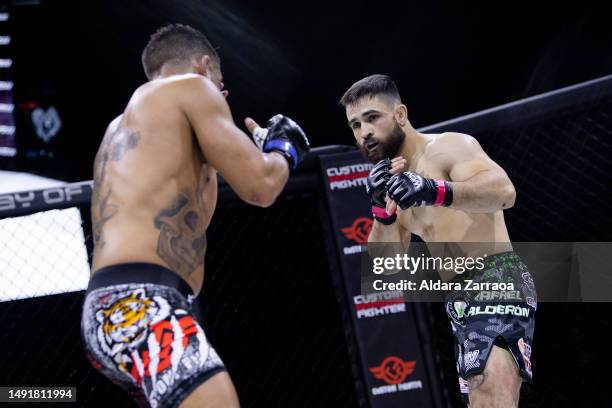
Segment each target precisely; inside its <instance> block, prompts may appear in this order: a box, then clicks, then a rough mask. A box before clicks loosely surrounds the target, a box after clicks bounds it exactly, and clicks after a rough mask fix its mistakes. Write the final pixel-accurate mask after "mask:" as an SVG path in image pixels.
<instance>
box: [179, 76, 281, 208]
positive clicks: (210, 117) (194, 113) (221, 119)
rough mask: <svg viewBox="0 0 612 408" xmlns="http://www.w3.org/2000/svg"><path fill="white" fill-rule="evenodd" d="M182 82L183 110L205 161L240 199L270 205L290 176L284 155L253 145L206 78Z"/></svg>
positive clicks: (265, 205) (262, 205) (223, 99)
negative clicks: (262, 149) (265, 151)
mask: <svg viewBox="0 0 612 408" xmlns="http://www.w3.org/2000/svg"><path fill="white" fill-rule="evenodd" d="M184 82H185V83H184V84H183V86H184V87H185V89H184V91H185V92H183V93H182V95H184V96H183V100H182V104H183V106H182V107H183V111H184V112H185V115H186V116H187V118H188V120H189V122H190V123H191V126H192V127H193V129H194V132H195V134H196V137H197V140H198V142H199V144H200V148H201V150H202V153H203V155H204V157H205V158H206V161H207V162H208V163H210V164H211V166H212V167H214V168H215V169H217V171H218V172H219V173H220V174H221V176H222V177H223V178H224V179H225V180H226V181H227V182H228V184H229V185H230V186H231V187H232V189H233V190H234V191H235V192H236V194H237V195H238V196H239V197H240V198H241V199H242V200H244V201H246V202H248V203H250V204H253V205H258V206H261V207H267V206H269V205H272V203H274V200H276V197H277V196H278V195H279V194H280V192H281V191H282V189H283V187H284V186H285V184H286V182H287V179H288V177H289V166H288V163H287V160H286V159H285V157H283V156H282V155H281V154H279V153H277V152H271V153H262V152H261V151H260V150H259V149H258V148H257V147H256V146H255V144H253V142H252V141H251V139H250V138H249V137H248V136H247V134H246V133H244V132H243V131H241V130H240V129H239V128H238V127H237V126H236V125H235V124H234V121H233V119H232V115H231V112H230V109H229V106H228V105H227V102H226V101H225V98H224V97H223V95H222V94H221V93H220V92H219V90H218V89H217V88H216V87H215V86H214V85H213V84H212V82H210V81H209V80H208V79H206V78H204V77H200V78H195V77H194V78H192V79H190V80H189V81H184Z"/></svg>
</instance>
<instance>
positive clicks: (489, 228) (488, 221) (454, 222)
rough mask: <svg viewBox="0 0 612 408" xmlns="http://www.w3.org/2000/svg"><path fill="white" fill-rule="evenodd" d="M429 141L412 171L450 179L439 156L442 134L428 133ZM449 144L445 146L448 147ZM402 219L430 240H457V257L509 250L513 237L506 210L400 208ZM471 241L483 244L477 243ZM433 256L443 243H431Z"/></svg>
mask: <svg viewBox="0 0 612 408" xmlns="http://www.w3.org/2000/svg"><path fill="white" fill-rule="evenodd" d="M424 136H426V137H427V139H428V142H427V143H426V145H425V146H424V149H423V151H421V152H417V153H416V155H415V156H416V157H415V158H414V159H413V160H410V158H408V157H406V159H407V160H410V168H409V169H407V170H409V171H413V172H416V173H419V174H421V175H422V176H424V177H427V178H435V179H443V180H450V179H451V178H450V175H449V174H448V173H447V172H445V171H444V170H442V169H441V167H442V166H440V165H439V163H438V161H437V160H436V158H435V156H436V155H439V154H440V149H439V148H437V146H436V143H437V139H438V137H439V135H424ZM446 148H447V147H445V149H446ZM398 221H399V223H400V225H401V226H402V227H403V228H404V229H406V230H407V231H408V232H410V233H413V234H415V235H418V236H419V237H420V238H421V239H423V241H425V242H426V243H433V242H445V243H453V244H454V246H456V248H454V251H453V252H454V254H455V255H457V256H480V255H483V253H487V254H493V253H498V252H504V251H509V250H511V249H512V247H511V245H510V237H509V236H508V230H507V228H506V223H505V221H504V214H503V211H496V212H493V213H468V212H465V211H459V210H454V209H451V208H446V207H434V206H423V207H411V208H408V209H406V210H401V209H400V208H398ZM470 243H483V244H485V245H482V244H479V245H474V244H470ZM428 247H429V249H430V251H431V252H432V255H433V256H442V255H443V254H439V253H434V252H436V251H437V249H438V248H442V246H435V245H428Z"/></svg>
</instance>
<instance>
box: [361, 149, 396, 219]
mask: <svg viewBox="0 0 612 408" xmlns="http://www.w3.org/2000/svg"><path fill="white" fill-rule="evenodd" d="M390 170H391V160H390V159H384V160H381V161H379V162H378V163H376V165H375V166H374V167H372V170H370V174H368V178H367V180H366V192H367V193H368V195H369V196H370V200H371V201H372V216H373V217H374V219H375V220H376V221H378V222H380V223H382V224H384V225H391V224H393V223H394V222H395V220H396V219H397V215H396V214H395V213H394V214H391V215H389V214H387V211H386V210H385V207H386V206H387V204H386V202H385V196H386V195H387V188H386V185H387V182H388V181H389V179H390V178H391V173H389V171H390Z"/></svg>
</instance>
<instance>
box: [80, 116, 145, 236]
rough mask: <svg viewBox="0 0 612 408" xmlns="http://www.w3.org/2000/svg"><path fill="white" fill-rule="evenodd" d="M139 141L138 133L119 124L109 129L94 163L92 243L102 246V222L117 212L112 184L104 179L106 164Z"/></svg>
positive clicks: (117, 159) (121, 156) (121, 157)
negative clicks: (113, 200)
mask: <svg viewBox="0 0 612 408" xmlns="http://www.w3.org/2000/svg"><path fill="white" fill-rule="evenodd" d="M139 141H140V133H139V132H137V131H128V130H127V129H124V128H122V127H120V126H118V127H116V128H115V129H113V130H109V131H108V132H107V133H106V135H105V136H104V139H103V140H102V144H101V145H100V149H99V150H98V154H97V155H96V160H95V163H94V190H93V194H92V197H91V217H92V225H93V239H94V245H96V246H99V247H102V246H104V238H103V235H102V233H103V229H104V224H106V223H107V222H108V220H110V219H111V218H113V217H114V216H115V214H117V212H118V211H119V206H118V205H116V204H113V203H112V202H111V197H112V186H111V183H110V182H109V181H108V180H107V179H106V170H107V168H106V167H107V164H108V162H110V161H119V160H121V159H123V158H124V157H125V155H126V153H127V152H128V151H129V150H132V149H135V148H136V146H138V142H139Z"/></svg>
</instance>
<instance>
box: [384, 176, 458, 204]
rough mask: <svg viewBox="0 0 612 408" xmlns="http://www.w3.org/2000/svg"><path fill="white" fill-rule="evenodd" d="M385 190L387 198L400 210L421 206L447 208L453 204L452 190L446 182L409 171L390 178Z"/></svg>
mask: <svg viewBox="0 0 612 408" xmlns="http://www.w3.org/2000/svg"><path fill="white" fill-rule="evenodd" d="M386 188H387V193H388V194H389V197H390V198H391V199H392V200H393V201H395V202H396V203H397V205H399V207H400V208H401V209H402V210H405V209H406V208H408V207H412V206H415V207H418V206H421V205H435V206H439V205H443V206H445V207H448V206H449V205H451V204H452V203H453V189H452V188H451V185H450V183H449V182H448V181H446V180H434V179H428V178H424V177H422V176H421V175H419V174H417V173H413V172H411V171H406V172H404V173H399V174H396V175H394V176H393V177H391V178H390V179H389V181H388V182H387V184H386Z"/></svg>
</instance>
